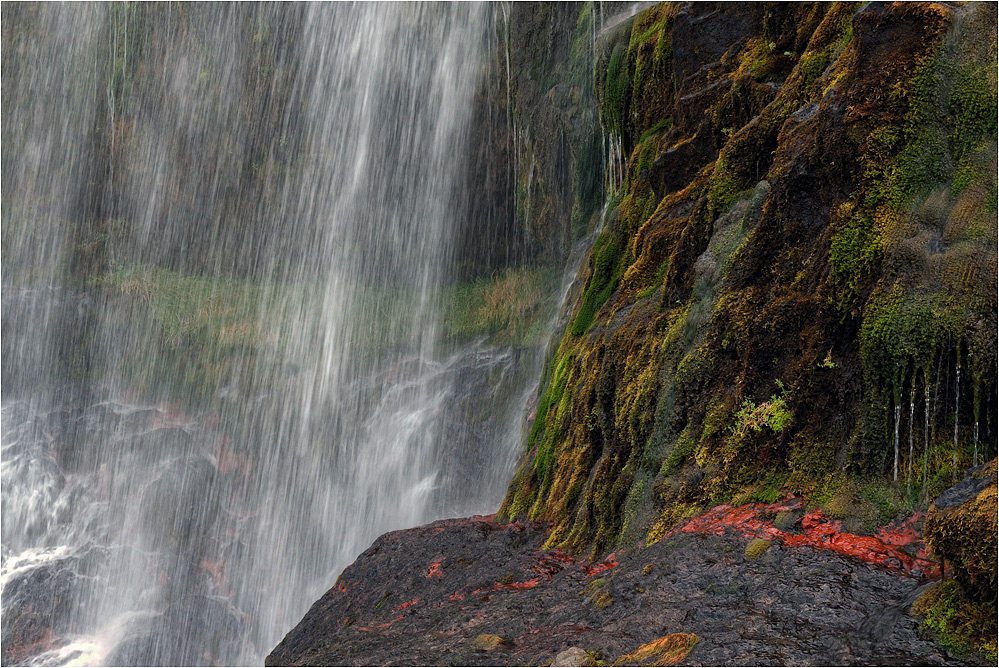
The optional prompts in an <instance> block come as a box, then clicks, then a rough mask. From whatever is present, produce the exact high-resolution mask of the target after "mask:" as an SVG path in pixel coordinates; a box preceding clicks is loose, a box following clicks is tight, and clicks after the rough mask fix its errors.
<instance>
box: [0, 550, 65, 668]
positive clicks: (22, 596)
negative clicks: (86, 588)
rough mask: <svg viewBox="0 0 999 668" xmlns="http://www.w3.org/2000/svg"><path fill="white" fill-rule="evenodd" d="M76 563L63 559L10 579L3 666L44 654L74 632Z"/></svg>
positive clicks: (0, 635)
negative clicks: (64, 636)
mask: <svg viewBox="0 0 999 668" xmlns="http://www.w3.org/2000/svg"><path fill="white" fill-rule="evenodd" d="M74 562H75V560H74V559H73V558H66V559H60V560H58V561H54V562H51V563H47V564H44V565H41V566H38V567H36V568H33V569H30V570H27V571H25V572H23V573H17V574H14V575H12V576H11V577H10V580H9V581H8V582H7V583H6V585H5V586H4V588H3V610H4V611H3V624H2V626H3V631H2V632H0V638H2V646H3V649H2V653H0V663H2V664H3V665H5V666H9V665H12V664H15V663H18V662H20V661H22V660H23V659H25V658H27V657H30V656H34V655H36V654H38V653H39V652H43V651H45V650H47V649H49V645H52V644H53V643H54V642H55V641H56V640H57V639H58V637H59V636H60V635H62V634H64V633H66V632H69V631H70V630H71V629H70V628H69V627H68V626H67V624H68V621H69V619H70V613H71V612H72V609H73V589H74V586H75V585H76V580H77V577H78V576H77V575H76V572H75V568H74Z"/></svg>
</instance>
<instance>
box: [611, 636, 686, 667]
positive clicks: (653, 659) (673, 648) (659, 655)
mask: <svg viewBox="0 0 999 668" xmlns="http://www.w3.org/2000/svg"><path fill="white" fill-rule="evenodd" d="M697 641H698V638H697V636H696V635H694V634H693V633H670V634H669V635H665V636H663V637H662V638H657V639H656V640H653V641H652V642H650V643H646V644H644V645H642V646H641V647H639V648H638V649H636V650H635V651H634V652H632V653H631V654H625V655H623V656H621V657H620V658H618V660H617V661H615V662H614V664H613V665H615V666H626V665H629V664H636V663H637V664H639V665H642V666H675V665H676V664H678V663H680V662H681V661H683V660H684V659H686V658H687V656H688V655H689V654H690V652H691V651H692V650H693V649H694V646H695V645H696V644H697Z"/></svg>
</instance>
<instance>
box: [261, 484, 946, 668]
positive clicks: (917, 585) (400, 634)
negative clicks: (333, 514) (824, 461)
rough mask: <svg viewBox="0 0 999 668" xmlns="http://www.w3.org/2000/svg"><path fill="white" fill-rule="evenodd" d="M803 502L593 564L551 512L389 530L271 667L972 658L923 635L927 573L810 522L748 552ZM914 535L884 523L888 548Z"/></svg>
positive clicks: (721, 517)
mask: <svg viewBox="0 0 999 668" xmlns="http://www.w3.org/2000/svg"><path fill="white" fill-rule="evenodd" d="M778 507H780V508H785V510H784V511H778V510H777V508H778ZM798 507H800V500H798V501H795V500H793V499H791V500H788V501H787V502H784V503H783V504H775V505H774V506H773V507H765V506H760V507H747V508H741V509H731V508H729V509H727V510H724V509H722V510H719V511H718V512H717V513H716V515H715V516H705V517H703V518H698V520H696V521H692V522H691V523H690V524H689V525H686V526H684V527H683V529H682V530H679V531H677V532H675V533H674V534H673V535H671V536H670V537H669V538H668V539H667V540H663V541H660V542H659V543H657V544H655V545H653V546H651V547H648V548H646V549H643V550H633V551H619V552H616V553H613V554H610V555H606V556H605V557H604V558H603V559H601V560H599V561H596V562H594V563H590V562H589V561H587V560H577V559H576V558H574V557H572V556H571V555H569V554H568V553H566V552H564V551H562V550H559V549H545V548H544V544H545V542H546V541H547V540H548V538H549V535H548V528H547V527H546V526H545V525H544V524H540V523H532V522H526V523H525V522H516V523H512V524H505V525H502V524H496V523H495V521H494V520H493V519H492V518H490V517H476V518H471V519H467V520H444V521H439V522H434V523H433V524H429V525H427V526H424V527H420V528H416V529H409V530H406V531H397V532H393V533H390V534H386V535H384V536H382V537H381V538H379V539H378V540H377V541H375V543H374V544H373V545H372V546H371V547H370V548H369V549H368V550H367V551H365V552H364V553H363V554H362V555H361V556H360V557H359V558H358V559H357V561H356V562H354V564H353V565H352V566H350V567H349V568H347V569H346V570H345V571H344V572H343V574H342V575H341V576H340V577H339V579H338V580H337V583H336V585H335V586H334V587H333V588H332V589H330V590H329V591H328V592H327V593H326V595H325V596H323V597H322V599H320V600H319V601H318V602H316V604H315V605H314V606H313V607H312V609H311V610H310V611H309V613H308V614H307V615H306V616H305V618H304V619H303V620H302V622H301V623H300V624H299V625H298V626H297V627H296V628H294V629H293V630H292V631H291V632H290V633H289V634H288V635H287V636H286V637H285V639H284V640H283V641H282V642H281V643H280V644H279V645H278V646H277V647H276V648H275V649H274V651H273V652H272V653H271V654H270V655H269V656H268V657H267V660H266V665H271V666H280V665H293V666H322V665H494V666H495V665H546V664H548V663H549V662H553V663H552V664H551V665H673V664H676V663H680V662H682V663H683V664H684V665H732V664H736V665H766V664H792V665H809V664H837V665H851V664H890V665H914V664H915V665H960V664H958V663H956V662H954V661H953V660H951V659H948V658H947V657H946V656H945V655H944V654H943V653H942V652H941V651H940V649H939V648H937V647H936V646H935V645H934V644H933V643H931V642H927V641H924V640H922V639H920V637H919V635H918V633H917V627H918V622H917V620H916V619H914V618H913V617H911V616H910V615H909V614H908V611H907V608H908V603H909V601H910V600H911V597H912V596H914V595H915V594H916V593H918V592H919V591H920V590H921V589H922V581H921V580H919V579H915V578H913V577H911V576H910V575H907V574H906V571H904V570H901V569H900V568H898V567H897V566H896V567H895V568H894V569H893V568H885V567H883V566H882V567H873V566H868V565H865V564H864V563H863V562H862V561H859V560H857V559H856V558H854V557H851V556H846V555H844V554H842V553H840V552H836V551H833V550H828V549H822V548H818V549H813V548H809V547H797V546H795V540H797V539H805V538H806V537H807V536H808V535H809V532H810V531H811V529H809V528H808V527H809V526H813V525H811V524H810V523H809V522H807V521H805V522H803V521H802V519H801V517H799V519H798V524H797V525H796V526H795V527H793V528H789V530H788V531H787V532H780V533H781V534H782V536H783V537H778V538H775V539H774V540H773V541H772V543H771V544H770V545H768V546H767V548H766V549H765V550H761V551H760V552H761V553H760V554H754V555H748V554H746V553H747V549H746V548H747V544H750V539H749V538H748V537H747V534H746V527H747V526H753V531H754V532H759V535H775V536H776V534H774V533H773V531H775V529H774V527H773V519H774V517H775V513H776V512H788V509H792V510H793V509H794V508H798ZM730 512H735V514H736V515H738V520H739V521H738V522H737V523H734V524H731V523H728V522H727V521H726V519H725V515H726V513H730ZM743 515H745V516H743ZM805 525H807V526H805ZM814 526H815V527H819V526H824V527H826V531H827V533H826V536H827V537H830V536H832V533H831V532H829V531H828V530H829V529H830V527H829V524H828V523H827V522H826V523H823V522H817V523H816V524H815V525H814ZM905 531H906V529H905V527H897V528H894V529H885V534H884V536H885V539H886V540H887V541H888V542H887V543H882V548H883V549H891V547H890V546H891V538H889V536H895V537H896V538H900V537H901V536H902V535H903V534H904V533H905ZM768 532H769V533H768ZM750 535H756V534H755V533H751V534H750ZM853 538H857V537H853ZM900 540H901V538H900ZM848 542H853V541H852V540H851V539H850V537H849V536H846V535H844V536H843V543H848ZM903 542H904V541H903ZM917 542H918V541H917ZM598 662H599V663H598Z"/></svg>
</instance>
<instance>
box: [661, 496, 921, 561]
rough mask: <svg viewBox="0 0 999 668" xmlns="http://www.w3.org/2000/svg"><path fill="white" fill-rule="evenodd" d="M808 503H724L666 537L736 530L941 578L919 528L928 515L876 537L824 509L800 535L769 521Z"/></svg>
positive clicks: (811, 515) (809, 517)
mask: <svg viewBox="0 0 999 668" xmlns="http://www.w3.org/2000/svg"><path fill="white" fill-rule="evenodd" d="M804 505H805V503H804V501H803V500H802V499H800V498H797V497H795V496H793V495H788V496H787V497H786V498H785V499H784V500H783V501H781V502H778V503H773V504H762V503H750V504H746V505H743V506H735V507H733V506H731V505H729V504H727V503H724V504H721V505H720V506H716V507H714V508H712V509H710V510H708V511H707V512H705V513H702V514H701V515H698V516H697V517H694V518H692V519H690V520H689V521H688V522H687V523H686V524H684V525H682V526H680V527H679V528H678V529H676V530H675V531H673V532H671V533H669V534H667V536H666V537H670V536H672V535H674V534H675V533H676V531H680V532H683V533H700V534H712V535H717V536H721V535H724V534H726V533H730V532H734V533H737V534H739V535H742V536H744V537H745V538H749V539H754V538H764V539H768V540H775V539H776V540H779V541H781V543H783V544H784V545H785V546H787V547H811V548H816V549H824V550H833V551H834V552H838V553H840V554H845V555H848V556H851V557H855V558H857V559H861V560H862V561H865V562H867V563H870V564H876V565H878V566H881V567H884V568H889V569H894V570H901V571H905V572H906V573H908V574H909V575H913V576H916V577H936V576H939V574H940V568H939V566H937V565H936V564H934V563H933V562H932V561H931V560H930V558H929V551H928V549H927V548H926V544H925V542H924V541H923V537H922V535H921V534H920V533H919V531H918V530H917V529H916V528H915V525H916V523H917V522H918V521H919V520H920V519H922V517H923V516H922V514H921V513H916V514H914V515H913V516H912V517H910V518H909V519H907V520H905V521H904V522H902V523H901V524H899V525H889V526H885V527H881V528H880V529H879V530H878V532H877V534H876V535H875V536H860V535H857V534H853V533H849V532H846V531H843V527H842V523H841V522H840V521H839V520H834V519H830V518H828V517H826V516H825V515H824V514H823V512H822V511H821V510H819V509H815V510H812V511H809V512H808V513H806V514H805V515H804V517H802V518H801V520H800V522H801V533H792V532H788V531H782V530H780V529H778V528H777V527H775V526H774V524H773V521H772V520H770V519H767V518H768V517H773V516H774V515H776V513H779V512H782V511H786V510H797V509H801V508H804ZM903 547H908V548H909V549H910V550H912V549H913V548H914V549H915V550H916V556H912V555H910V554H909V553H908V552H906V551H903V550H902V549H900V548H903Z"/></svg>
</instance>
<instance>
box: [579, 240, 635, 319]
mask: <svg viewBox="0 0 999 668" xmlns="http://www.w3.org/2000/svg"><path fill="white" fill-rule="evenodd" d="M623 256H624V242H623V241H622V239H621V237H620V235H619V234H617V233H615V232H613V231H610V232H604V233H602V234H601V235H600V237H599V238H598V239H597V242H596V244H595V245H594V249H593V271H592V272H591V274H590V279H589V281H588V282H587V285H586V289H585V291H584V292H583V298H582V304H581V305H580V307H579V312H578V313H577V314H576V318H575V320H573V323H572V328H571V329H570V331H571V333H572V335H573V336H580V335H582V334H585V333H586V331H587V330H588V329H589V328H590V326H591V325H592V324H593V318H594V315H595V314H596V311H597V310H598V309H599V308H600V307H601V306H603V304H604V302H606V301H607V300H608V299H609V298H610V296H611V294H612V293H613V292H614V289H615V288H616V287H617V284H618V282H619V281H620V280H621V276H622V275H623V274H624V269H625V267H624V263H623Z"/></svg>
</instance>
